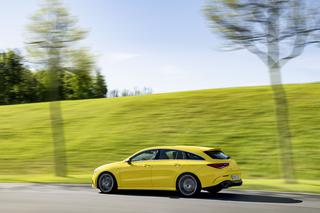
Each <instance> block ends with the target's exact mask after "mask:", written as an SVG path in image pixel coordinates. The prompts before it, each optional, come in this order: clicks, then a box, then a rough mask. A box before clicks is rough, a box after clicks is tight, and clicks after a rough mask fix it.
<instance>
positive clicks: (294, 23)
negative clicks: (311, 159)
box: [205, 0, 320, 182]
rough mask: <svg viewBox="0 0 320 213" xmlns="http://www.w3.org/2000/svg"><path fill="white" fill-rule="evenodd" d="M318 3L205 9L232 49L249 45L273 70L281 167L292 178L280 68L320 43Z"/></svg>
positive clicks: (232, 2)
mask: <svg viewBox="0 0 320 213" xmlns="http://www.w3.org/2000/svg"><path fill="white" fill-rule="evenodd" d="M319 6H320V5H319V2H315V1H308V0H261V1H256V0H212V1H210V3H208V5H207V6H206V8H205V13H206V16H207V18H208V19H209V21H210V23H211V24H212V27H213V28H214V29H215V30H217V32H218V33H219V34H220V35H221V36H223V37H224V38H225V39H227V40H228V41H230V47H232V49H233V50H234V49H247V50H248V51H250V52H251V53H253V54H255V55H257V56H258V57H259V58H260V59H261V60H262V61H263V62H264V63H265V64H266V65H267V66H268V69H269V76H270V81H271V87H272V90H273V94H274V101H275V108H276V118H277V129H278V141H279V147H280V150H281V157H282V159H281V162H282V172H283V175H284V178H285V180H286V181H287V182H294V171H293V160H292V150H291V134H290V128H289V122H288V103H287V98H286V92H285V90H284V88H283V86H282V80H281V68H282V67H283V66H284V65H285V64H286V63H287V62H288V61H289V60H291V59H293V58H296V57H298V56H299V55H301V54H302V53H303V50H304V48H305V46H306V45H309V44H315V43H319V42H320V37H319V32H320V15H319V14H320V9H319V8H320V7H319Z"/></svg>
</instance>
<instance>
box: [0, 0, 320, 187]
mask: <svg viewBox="0 0 320 213" xmlns="http://www.w3.org/2000/svg"><path fill="white" fill-rule="evenodd" d="M0 3H1V7H0V19H1V21H0V28H1V29H2V32H1V34H0V88H1V89H0V104H1V106H0V117H1V122H0V182H44V183H57V182H59V183H90V181H91V180H90V178H91V174H92V172H93V169H94V168H96V167H97V166H99V165H101V164H105V163H109V162H113V161H119V160H123V159H125V158H126V157H127V156H128V155H130V154H132V153H133V152H136V151H138V150H139V149H142V148H146V147H149V146H156V145H195V146H209V147H221V148H222V149H224V151H225V152H226V153H227V154H229V155H231V156H232V157H233V158H235V159H236V160H237V162H238V163H239V165H240V167H241V170H242V173H243V177H244V179H245V184H244V186H243V187H242V188H247V189H268V190H282V191H300V192H316V193H319V192H320V182H319V176H320V168H319V164H320V153H319V150H320V145H319V141H318V140H319V138H320V126H319V124H320V83H319V82H320V68H319V62H318V60H317V59H318V58H319V52H320V49H319V43H320V15H319V14H320V2H318V1H312V0H303V1H301V0H290V1H283V0H281V1H280V0H263V1H259V2H257V1H253V0H225V1H224V0H219V1H214V0H211V1H193V0H174V1H172V0H161V1H147V0H136V1H129V0H108V1H98V0H91V1H86V0H65V1H62V0H43V1H41V0H29V1H28V2H26V1H20V0H11V1H7V0H0Z"/></svg>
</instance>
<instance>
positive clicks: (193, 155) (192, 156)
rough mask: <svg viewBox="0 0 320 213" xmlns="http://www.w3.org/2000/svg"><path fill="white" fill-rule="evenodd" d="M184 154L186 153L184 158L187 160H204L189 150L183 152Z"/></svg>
mask: <svg viewBox="0 0 320 213" xmlns="http://www.w3.org/2000/svg"><path fill="white" fill-rule="evenodd" d="M185 155H186V157H185V159H188V160H204V159H203V158H202V157H200V156H198V155H195V154H192V153H190V152H185Z"/></svg>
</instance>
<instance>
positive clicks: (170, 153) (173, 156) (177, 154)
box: [157, 149, 204, 160]
mask: <svg viewBox="0 0 320 213" xmlns="http://www.w3.org/2000/svg"><path fill="white" fill-rule="evenodd" d="M157 159H158V160H204V159H203V158H202V157H200V156H198V155H195V154H192V153H190V152H183V151H179V150H165V149H162V150H160V153H159V154H158V157H157Z"/></svg>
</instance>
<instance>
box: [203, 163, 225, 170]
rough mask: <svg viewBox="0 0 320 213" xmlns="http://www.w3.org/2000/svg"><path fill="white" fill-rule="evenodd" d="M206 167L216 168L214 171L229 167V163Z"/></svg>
mask: <svg viewBox="0 0 320 213" xmlns="http://www.w3.org/2000/svg"><path fill="white" fill-rule="evenodd" d="M208 166H210V167H213V168H216V169H223V168H224V167H227V166H229V163H211V164H208Z"/></svg>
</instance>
